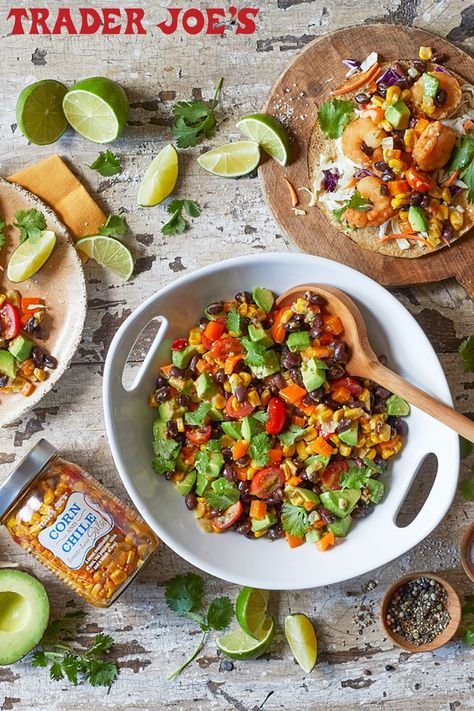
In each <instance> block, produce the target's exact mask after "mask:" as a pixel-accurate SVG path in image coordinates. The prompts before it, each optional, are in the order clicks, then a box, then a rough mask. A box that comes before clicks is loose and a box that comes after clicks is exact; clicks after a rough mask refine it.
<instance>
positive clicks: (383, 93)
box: [374, 83, 388, 99]
mask: <svg viewBox="0 0 474 711" xmlns="http://www.w3.org/2000/svg"><path fill="white" fill-rule="evenodd" d="M387 89H388V87H387V85H386V84H383V83H380V84H379V85H378V87H377V94H374V96H377V95H378V96H380V97H381V98H382V99H385V98H386V97H387Z"/></svg>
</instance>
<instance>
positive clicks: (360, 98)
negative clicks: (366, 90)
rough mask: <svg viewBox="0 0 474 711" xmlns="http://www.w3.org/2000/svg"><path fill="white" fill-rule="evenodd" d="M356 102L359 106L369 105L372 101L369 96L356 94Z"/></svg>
mask: <svg viewBox="0 0 474 711" xmlns="http://www.w3.org/2000/svg"><path fill="white" fill-rule="evenodd" d="M355 100H356V101H357V103H358V104H368V103H369V101H370V97H369V96H367V94H356V96H355Z"/></svg>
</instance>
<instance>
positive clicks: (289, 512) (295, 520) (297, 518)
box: [281, 504, 309, 538]
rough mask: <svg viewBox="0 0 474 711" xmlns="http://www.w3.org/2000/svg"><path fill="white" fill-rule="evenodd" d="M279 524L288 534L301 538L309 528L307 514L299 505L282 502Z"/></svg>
mask: <svg viewBox="0 0 474 711" xmlns="http://www.w3.org/2000/svg"><path fill="white" fill-rule="evenodd" d="M281 525H282V527H283V530H284V531H286V532H287V533H289V535H290V536H298V537H299V538H303V536H304V535H305V533H306V531H307V530H308V528H309V521H308V514H307V512H306V511H305V509H304V508H302V507H301V506H294V505H293V504H283V507H282V510H281Z"/></svg>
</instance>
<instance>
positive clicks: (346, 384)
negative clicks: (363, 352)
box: [331, 377, 364, 395]
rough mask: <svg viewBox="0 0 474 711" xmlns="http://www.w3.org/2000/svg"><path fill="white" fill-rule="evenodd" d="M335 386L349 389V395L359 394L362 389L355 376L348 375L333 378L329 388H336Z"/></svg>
mask: <svg viewBox="0 0 474 711" xmlns="http://www.w3.org/2000/svg"><path fill="white" fill-rule="evenodd" d="M337 388H346V390H349V392H350V393H351V395H360V394H361V392H362V390H363V389H364V388H363V387H362V385H361V384H360V383H359V381H358V380H357V379H356V378H348V377H343V378H336V379H335V380H332V381H331V390H337Z"/></svg>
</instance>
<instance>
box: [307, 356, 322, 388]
mask: <svg viewBox="0 0 474 711" xmlns="http://www.w3.org/2000/svg"><path fill="white" fill-rule="evenodd" d="M301 377H302V378H303V384H304V386H305V388H306V390H307V391H308V392H311V391H312V390H317V389H318V388H320V387H321V385H322V384H323V383H324V381H325V380H326V372H325V370H324V368H321V366H320V363H319V361H318V359H317V358H309V359H308V360H305V361H304V362H303V365H302V366H301Z"/></svg>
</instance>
